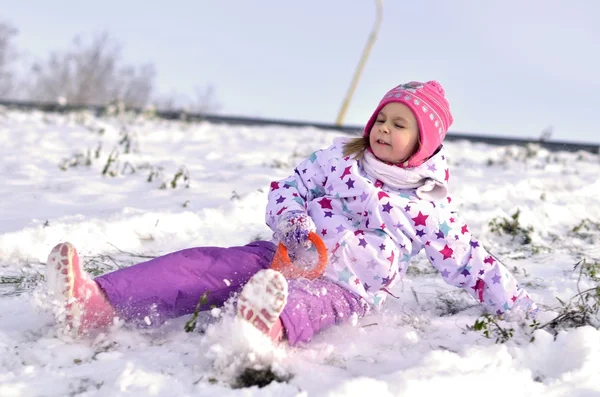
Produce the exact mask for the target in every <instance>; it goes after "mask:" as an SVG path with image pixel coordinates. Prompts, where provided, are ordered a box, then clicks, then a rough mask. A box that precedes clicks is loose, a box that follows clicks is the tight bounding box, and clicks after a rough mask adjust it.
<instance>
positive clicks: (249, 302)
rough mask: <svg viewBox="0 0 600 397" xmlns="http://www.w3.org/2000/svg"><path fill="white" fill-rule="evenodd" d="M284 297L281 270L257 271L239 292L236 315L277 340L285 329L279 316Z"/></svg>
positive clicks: (286, 290) (282, 307)
mask: <svg viewBox="0 0 600 397" xmlns="http://www.w3.org/2000/svg"><path fill="white" fill-rule="evenodd" d="M287 296H288V284H287V280H286V279H285V277H284V276H283V275H282V274H281V273H280V272H278V271H276V270H272V269H264V270H260V271H259V272H258V273H256V274H255V275H254V276H252V277H251V278H250V280H248V283H247V284H246V285H245V286H244V288H243V289H242V292H240V296H239V298H238V303H237V314H238V316H239V317H241V318H243V319H244V320H246V321H249V322H250V323H251V324H252V325H254V326H255V327H256V328H258V329H259V330H260V331H262V332H264V333H265V334H267V335H268V336H269V337H270V338H271V340H273V341H274V342H276V343H278V342H279V341H280V340H281V339H282V338H283V331H284V329H283V325H282V323H281V320H280V318H279V316H280V315H281V312H282V311H283V309H284V308H285V304H286V303H287Z"/></svg>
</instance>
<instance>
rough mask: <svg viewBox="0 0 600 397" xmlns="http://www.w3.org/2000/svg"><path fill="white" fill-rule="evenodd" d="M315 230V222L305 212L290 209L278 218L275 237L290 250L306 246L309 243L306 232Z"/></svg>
mask: <svg viewBox="0 0 600 397" xmlns="http://www.w3.org/2000/svg"><path fill="white" fill-rule="evenodd" d="M315 231H316V226H315V223H314V222H313V220H312V219H311V217H310V216H308V214H307V213H306V212H304V211H290V212H287V213H285V214H284V215H282V216H281V218H279V222H277V230H276V231H275V237H276V238H277V239H278V240H279V241H280V242H282V243H283V245H285V246H286V247H287V248H288V249H290V250H294V249H296V248H298V247H305V248H308V247H309V246H310V244H311V243H310V241H309V240H308V233H310V232H315Z"/></svg>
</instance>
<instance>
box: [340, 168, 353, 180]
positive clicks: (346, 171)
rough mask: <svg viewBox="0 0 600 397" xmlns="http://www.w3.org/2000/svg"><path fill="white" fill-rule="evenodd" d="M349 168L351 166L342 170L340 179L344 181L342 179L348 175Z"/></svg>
mask: <svg viewBox="0 0 600 397" xmlns="http://www.w3.org/2000/svg"><path fill="white" fill-rule="evenodd" d="M350 168H352V166H351V165H349V166H348V167H346V168H344V172H342V176H340V179H344V177H345V176H346V175H350Z"/></svg>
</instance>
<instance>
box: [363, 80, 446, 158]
mask: <svg viewBox="0 0 600 397" xmlns="http://www.w3.org/2000/svg"><path fill="white" fill-rule="evenodd" d="M444 94H445V93H444V89H443V88H442V85H441V84H440V83H438V82H437V81H428V82H427V83H420V82H418V81H412V82H410V83H406V84H400V85H399V86H397V87H395V88H392V89H391V90H390V91H388V93H387V94H385V96H384V97H383V99H382V100H381V102H379V105H377V109H375V111H374V112H373V115H372V116H371V118H370V119H369V122H368V123H367V125H366V126H365V130H364V136H368V135H369V133H370V132H371V128H372V127H373V124H374V123H375V120H376V119H377V115H378V114H379V111H380V110H381V108H383V107H384V106H385V105H387V104H388V103H390V102H399V103H403V104H404V105H406V106H408V108H409V109H410V110H411V111H412V112H413V114H414V115H415V118H416V119H417V124H418V126H419V135H420V142H421V145H420V146H419V149H417V152H416V153H415V154H414V155H413V156H412V157H411V158H410V159H408V161H407V162H405V163H403V164H402V165H401V167H406V168H409V167H417V166H419V165H421V164H423V162H425V160H427V159H428V158H429V157H431V155H433V153H435V151H436V150H437V148H438V147H439V146H440V145H441V143H442V141H443V140H444V138H445V137H446V133H447V132H448V128H449V127H450V125H452V121H453V120H454V119H453V118H452V114H451V113H450V104H449V103H448V101H447V100H446V98H445V97H444Z"/></svg>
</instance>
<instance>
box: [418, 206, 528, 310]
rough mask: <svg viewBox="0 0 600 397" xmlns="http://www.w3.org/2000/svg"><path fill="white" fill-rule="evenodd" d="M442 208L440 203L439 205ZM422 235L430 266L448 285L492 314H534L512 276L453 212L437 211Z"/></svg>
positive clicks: (524, 292) (526, 296)
mask: <svg viewBox="0 0 600 397" xmlns="http://www.w3.org/2000/svg"><path fill="white" fill-rule="evenodd" d="M442 207H443V204H442ZM437 214H438V218H437V219H435V218H434V219H432V222H431V223H429V222H427V228H428V230H427V231H426V234H425V235H424V236H423V238H424V239H425V240H424V241H423V244H424V247H425V252H426V254H427V257H428V258H429V261H430V263H431V264H432V265H433V266H434V267H435V268H436V269H437V270H439V272H440V273H441V275H442V277H443V279H444V281H446V282H447V283H448V284H451V285H454V286H457V287H461V288H463V289H464V290H466V291H467V292H468V293H469V294H471V295H472V296H473V297H474V298H475V299H477V300H478V301H479V302H481V303H482V304H483V305H484V306H486V307H487V309H488V310H489V311H490V312H492V313H496V314H503V313H504V312H506V311H509V310H510V311H512V310H513V309H516V310H515V314H516V312H517V311H521V312H523V313H524V314H532V315H534V314H535V311H536V306H535V304H534V303H533V301H532V300H531V298H530V297H529V295H528V294H527V291H526V290H525V289H524V288H522V287H521V286H520V285H519V284H518V282H517V280H516V279H515V277H514V276H513V275H512V274H511V273H510V271H509V270H508V269H507V268H506V266H504V265H503V264H502V263H500V262H499V261H498V259H496V258H494V257H493V256H492V255H490V254H489V253H488V252H487V251H486V250H485V249H484V248H483V247H482V246H481V244H480V243H479V242H478V241H477V240H476V239H475V238H474V237H473V236H472V235H471V232H470V231H469V227H468V226H467V224H466V223H465V222H463V221H462V220H461V219H460V218H459V217H458V216H457V215H456V213H454V212H451V211H450V210H448V209H444V208H439V205H438V211H437Z"/></svg>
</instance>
